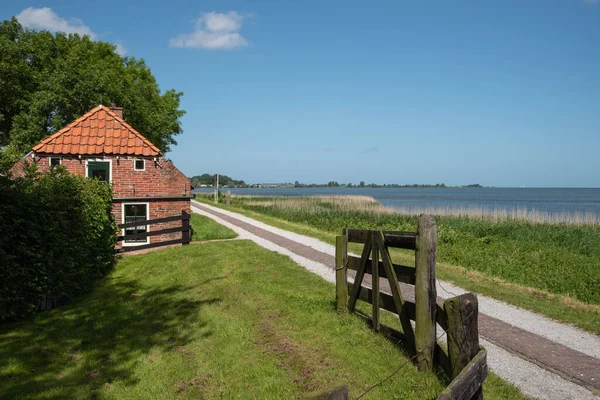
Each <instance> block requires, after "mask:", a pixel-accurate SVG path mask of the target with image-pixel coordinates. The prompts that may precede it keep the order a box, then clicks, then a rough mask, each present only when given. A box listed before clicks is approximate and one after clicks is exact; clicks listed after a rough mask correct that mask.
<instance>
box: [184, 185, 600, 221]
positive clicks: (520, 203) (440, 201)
mask: <svg viewBox="0 0 600 400" xmlns="http://www.w3.org/2000/svg"><path fill="white" fill-rule="evenodd" d="M223 190H231V192H232V193H235V194H245V195H256V196H323V195H325V196H327V195H330V196H331V195H365V196H371V197H374V198H375V199H376V200H377V201H378V202H380V203H381V204H383V205H386V206H389V207H394V208H397V209H400V210H427V209H472V210H477V209H479V210H483V211H484V212H493V211H495V210H496V211H498V210H508V211H515V210H518V211H520V212H522V213H529V212H536V213H547V214H567V215H574V214H578V215H584V216H588V218H589V217H593V218H595V219H600V189H564V188H260V189H235V188H234V189H223ZM194 191H195V192H197V193H212V192H214V189H211V188H202V189H196V190H194Z"/></svg>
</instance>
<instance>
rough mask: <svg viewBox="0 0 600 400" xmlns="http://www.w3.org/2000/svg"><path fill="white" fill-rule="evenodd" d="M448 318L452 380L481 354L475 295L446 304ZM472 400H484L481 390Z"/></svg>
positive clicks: (464, 296) (450, 300)
mask: <svg viewBox="0 0 600 400" xmlns="http://www.w3.org/2000/svg"><path fill="white" fill-rule="evenodd" d="M444 309H445V310H446V315H447V316H448V358H449V359H450V369H451V371H452V377H451V378H452V379H454V378H456V376H457V375H458V374H459V373H460V371H462V369H463V368H464V367H465V366H466V365H467V364H468V363H469V362H470V361H471V360H472V359H473V357H475V356H476V355H477V353H478V352H479V328H478V325H477V320H478V313H479V310H478V306H477V297H476V296H475V295H474V294H473V293H465V294H462V295H460V296H457V297H453V298H451V299H448V300H446V301H445V302H444ZM471 399H473V400H474V399H483V393H482V390H481V388H480V389H479V390H478V391H477V392H476V393H475V394H474V395H473V397H471Z"/></svg>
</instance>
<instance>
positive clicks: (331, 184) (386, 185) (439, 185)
mask: <svg viewBox="0 0 600 400" xmlns="http://www.w3.org/2000/svg"><path fill="white" fill-rule="evenodd" d="M294 187H297V188H299V187H346V188H355V187H357V188H447V187H483V186H481V185H480V184H479V183H475V184H472V185H463V186H446V185H445V184H443V183H436V184H416V183H415V184H410V185H399V184H397V183H384V184H377V183H365V182H364V181H360V183H359V184H353V183H339V182H336V181H330V182H328V183H325V184H323V183H300V182H298V181H296V182H295V183H294Z"/></svg>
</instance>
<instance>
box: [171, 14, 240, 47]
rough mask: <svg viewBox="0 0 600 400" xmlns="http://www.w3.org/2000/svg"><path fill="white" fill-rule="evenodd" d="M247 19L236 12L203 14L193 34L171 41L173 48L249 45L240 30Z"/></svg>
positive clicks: (180, 36) (186, 34)
mask: <svg viewBox="0 0 600 400" xmlns="http://www.w3.org/2000/svg"><path fill="white" fill-rule="evenodd" d="M244 18H246V16H244V15H240V14H238V13H237V12H235V11H230V12H228V13H217V12H214V11H212V12H208V13H203V14H202V15H201V16H200V18H198V20H197V21H196V28H195V30H194V32H192V33H185V34H183V35H179V36H177V37H176V38H174V39H171V40H170V41H169V45H170V46H171V47H195V48H202V49H211V50H216V49H234V48H236V47H242V46H246V45H248V42H247V41H246V39H244V37H243V36H242V35H240V34H239V32H238V31H239V30H240V29H241V28H242V22H243V20H244Z"/></svg>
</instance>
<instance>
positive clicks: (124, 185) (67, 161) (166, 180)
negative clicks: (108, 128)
mask: <svg viewBox="0 0 600 400" xmlns="http://www.w3.org/2000/svg"><path fill="white" fill-rule="evenodd" d="M50 157H52V156H51V155H40V156H36V157H35V163H36V164H37V165H38V168H39V169H38V171H41V172H44V171H48V168H49V166H50ZM88 160H91V161H94V160H97V161H110V162H111V181H112V186H113V190H114V197H115V198H120V197H169V196H189V195H190V191H191V187H190V180H189V179H188V178H187V177H186V176H185V175H184V174H183V173H182V172H181V171H179V170H178V169H177V168H176V167H175V166H174V165H173V163H172V162H171V161H167V160H165V159H164V158H162V157H159V158H158V159H157V161H156V162H155V161H154V160H153V159H152V158H145V159H144V164H145V170H144V171H136V170H135V169H134V163H135V160H136V158H134V157H129V156H120V157H119V158H118V159H117V158H116V157H115V156H105V157H82V158H81V159H79V158H78V157H77V156H62V157H61V165H62V166H64V167H65V168H66V169H67V170H68V171H69V172H71V173H73V174H76V175H80V176H86V165H87V161H88ZM27 161H28V162H34V159H33V158H32V157H31V156H30V157H28V158H27ZM23 162H24V160H21V161H19V162H18V163H17V164H16V165H15V166H14V167H13V168H12V169H11V170H10V172H11V173H12V174H13V175H16V176H20V175H22V166H23Z"/></svg>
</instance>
